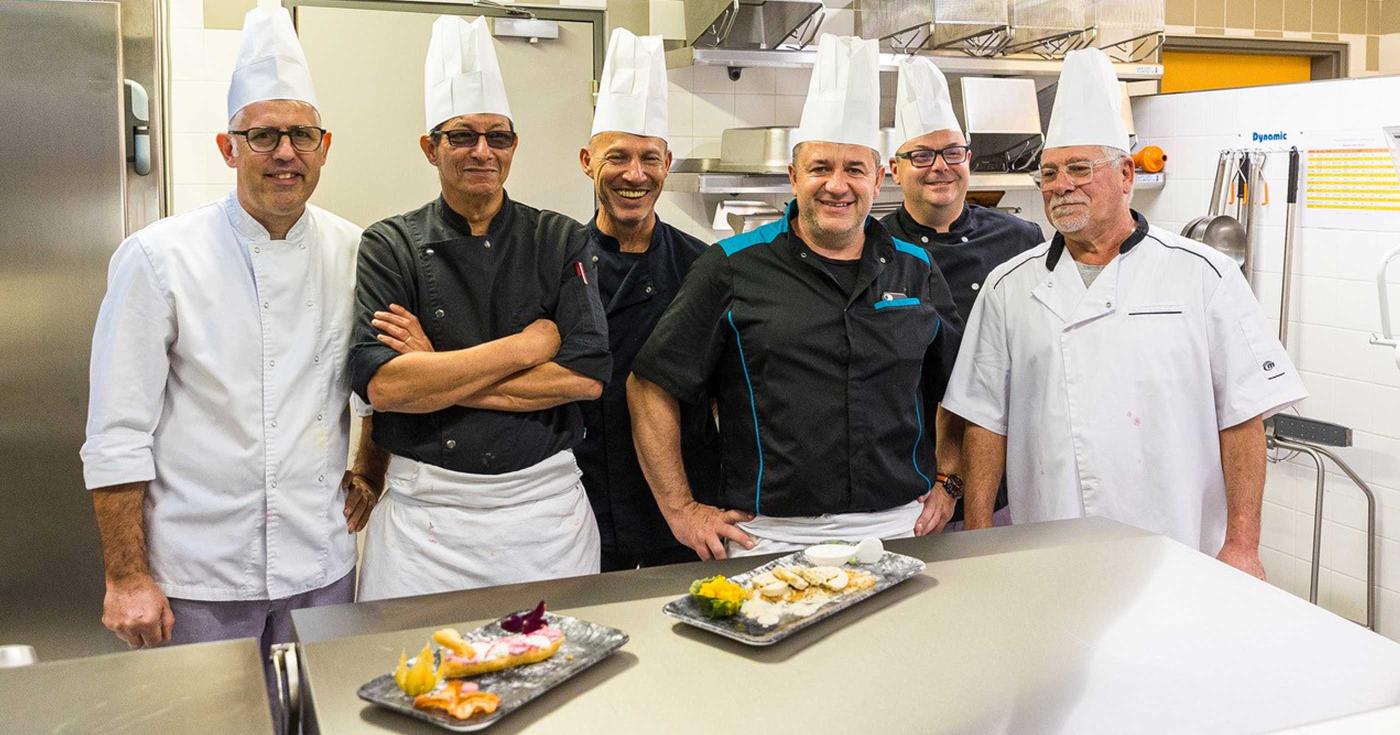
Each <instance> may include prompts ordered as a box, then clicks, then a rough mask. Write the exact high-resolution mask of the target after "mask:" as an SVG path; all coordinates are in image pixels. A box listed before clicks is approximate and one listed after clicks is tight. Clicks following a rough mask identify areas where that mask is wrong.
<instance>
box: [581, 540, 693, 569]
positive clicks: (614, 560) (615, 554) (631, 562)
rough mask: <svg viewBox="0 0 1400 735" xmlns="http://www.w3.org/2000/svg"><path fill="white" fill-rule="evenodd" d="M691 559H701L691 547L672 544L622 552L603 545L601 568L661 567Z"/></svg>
mask: <svg viewBox="0 0 1400 735" xmlns="http://www.w3.org/2000/svg"><path fill="white" fill-rule="evenodd" d="M690 561H700V557H699V556H698V555H697V554H696V553H695V552H694V551H693V550H691V549H690V548H689V547H685V546H672V547H669V548H665V549H658V550H652V551H644V552H622V551H619V550H617V549H609V548H607V547H606V546H605V547H603V554H602V564H601V565H600V567H601V570H602V571H604V572H620V571H622V570H624V569H638V568H640V567H659V566H664V565H666V564H684V563H686V562H690Z"/></svg>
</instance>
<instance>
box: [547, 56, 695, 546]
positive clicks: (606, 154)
mask: <svg viewBox="0 0 1400 735" xmlns="http://www.w3.org/2000/svg"><path fill="white" fill-rule="evenodd" d="M664 54H665V51H664V49H663V48H662V44H661V37H660V36H646V37H642V38H638V37H637V36H635V35H633V34H632V33H631V32H629V31H627V30H626V29H623V28H617V29H614V30H613V32H612V38H611V40H610V41H609V43H608V54H607V59H606V61H605V62H604V64H603V79H602V83H601V84H600V85H599V93H598V106H597V109H596V110H595V112H594V115H593V132H592V136H591V137H590V139H589V141H588V145H587V146H586V147H584V148H583V149H582V150H580V151H579V163H580V164H581V165H582V166H583V172H584V173H585V174H586V175H588V177H589V178H590V179H592V180H593V188H594V191H595V194H596V198H597V204H598V211H597V214H595V215H594V217H593V219H592V220H591V221H590V222H589V224H588V231H589V234H590V235H591V236H592V239H593V243H594V246H595V251H594V254H593V256H592V257H593V260H594V261H595V262H596V263H597V268H598V291H599V294H600V296H601V297H602V301H603V305H604V307H605V308H606V310H607V316H608V349H609V350H610V351H611V352H612V360H613V363H612V380H611V382H609V383H608V387H607V388H605V389H604V390H603V397H602V398H600V399H598V400H596V401H591V402H588V403H584V404H582V406H583V417H584V427H585V428H586V429H587V431H586V432H585V434H584V438H583V440H582V441H581V442H579V445H578V447H577V449H576V450H575V452H576V453H577V455H578V463H579V467H581V468H582V469H583V484H584V487H585V488H586V489H587V490H588V497H589V500H590V501H592V503H593V513H594V515H595V516H596V517H597V519H598V530H599V532H600V534H601V536H602V549H603V555H602V571H605V572H608V571H614V570H618V569H633V568H636V567H639V566H654V565H657V564H667V563H674V562H682V561H696V560H698V558H699V557H697V556H696V554H695V552H694V551H692V550H691V549H690V548H689V547H687V546H685V545H683V544H681V543H680V542H678V541H676V538H675V537H674V536H672V535H671V532H670V530H669V528H668V527H667V525H666V521H665V520H664V519H663V517H662V515H661V511H660V510H658V509H657V507H656V499H655V498H654V497H653V496H652V494H651V488H649V487H648V486H647V483H646V478H644V477H643V476H642V470H641V467H640V466H639V465H638V464H637V453H636V449H635V448H634V447H633V444H632V426H631V417H630V416H629V415H628V412H627V392H626V380H627V374H628V373H629V372H631V371H632V361H633V360H634V359H635V358H636V356H637V352H638V351H639V350H641V348H642V345H643V344H644V343H645V342H646V340H647V337H649V336H650V335H651V332H652V329H653V328H655V327H656V322H657V320H658V319H660V318H661V313H662V312H663V311H665V310H666V307H667V306H668V305H670V303H671V301H672V299H674V298H675V297H676V291H677V290H678V289H679V288H680V285H681V280H682V279H683V278H684V277H685V274H686V271H688V270H690V265H691V263H693V262H695V259H696V258H698V257H699V256H700V254H701V253H702V252H704V251H705V243H703V242H701V241H700V240H697V239H695V238H693V237H691V236H689V235H686V234H685V233H683V232H681V231H680V230H677V229H676V228H674V227H672V226H670V225H668V224H666V223H664V222H662V221H661V220H660V218H659V217H657V215H656V200H657V198H658V197H660V196H661V189H662V187H663V185H664V184H665V183H666V173H667V172H668V171H669V170H670V167H671V151H670V148H669V146H668V144H667V140H668V138H669V134H668V131H667V119H666V86H667V85H666V58H665V55H664ZM680 421H681V456H682V458H683V460H684V464H685V468H686V476H687V477H688V478H689V479H690V483H691V486H692V487H693V488H695V492H696V494H697V495H698V496H699V497H701V498H705V499H707V502H715V493H716V492H717V491H718V489H719V431H718V429H717V428H716V426H715V422H714V418H713V415H712V413H711V411H710V401H709V400H708V399H702V400H700V401H698V402H695V403H684V404H681V405H680Z"/></svg>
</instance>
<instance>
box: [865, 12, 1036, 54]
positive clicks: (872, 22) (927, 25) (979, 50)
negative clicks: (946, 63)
mask: <svg viewBox="0 0 1400 735" xmlns="http://www.w3.org/2000/svg"><path fill="white" fill-rule="evenodd" d="M856 16H857V22H858V23H859V24H860V25H859V28H858V31H859V33H858V35H860V36H862V37H864V38H878V39H881V40H885V41H887V42H888V43H889V45H890V46H891V47H893V48H894V49H896V50H899V51H904V52H907V53H913V52H914V51H916V50H918V49H921V48H927V49H941V48H958V49H961V50H962V51H964V52H965V53H968V54H972V55H976V56H988V55H991V54H996V53H1000V52H1001V50H1002V49H1004V48H1005V46H1006V43H1007V42H1008V41H1009V40H1010V38H1011V32H1010V22H1011V16H1010V14H1009V4H1008V3H1007V2H1006V0H912V1H911V0H862V2H861V6H860V12H859V13H857V14H856Z"/></svg>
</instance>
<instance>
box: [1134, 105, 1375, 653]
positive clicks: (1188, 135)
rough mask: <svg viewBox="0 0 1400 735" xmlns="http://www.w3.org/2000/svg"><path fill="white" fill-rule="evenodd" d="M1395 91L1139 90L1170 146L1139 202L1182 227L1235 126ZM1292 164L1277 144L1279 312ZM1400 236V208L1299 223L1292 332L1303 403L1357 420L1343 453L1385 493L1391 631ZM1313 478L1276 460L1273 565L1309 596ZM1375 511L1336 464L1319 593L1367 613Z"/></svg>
mask: <svg viewBox="0 0 1400 735" xmlns="http://www.w3.org/2000/svg"><path fill="white" fill-rule="evenodd" d="M1396 99H1400V78H1397V77H1379V78H1373V79H1357V80H1346V81H1341V82H1329V83H1322V84H1313V85H1308V86H1305V87H1300V86H1297V85H1293V86H1286V87H1257V88H1252V89H1245V90H1232V91H1222V92H1201V93H1193V94H1177V95H1165V96H1160V97H1148V98H1141V99H1138V100H1136V102H1135V104H1134V116H1135V119H1136V122H1137V126H1138V130H1139V134H1140V136H1141V139H1142V142H1143V143H1145V144H1146V143H1150V144H1156V145H1160V146H1162V147H1163V148H1164V149H1166V150H1167V152H1168V154H1169V156H1170V157H1171V158H1170V162H1169V164H1168V169H1167V171H1168V180H1167V185H1166V186H1165V188H1163V189H1162V190H1161V191H1158V192H1143V193H1140V194H1139V196H1138V197H1136V200H1135V204H1136V206H1137V207H1138V208H1139V209H1140V210H1141V211H1143V212H1144V213H1145V214H1146V215H1147V217H1148V218H1149V219H1150V220H1152V221H1153V222H1155V223H1157V224H1159V225H1162V226H1163V227H1165V228H1167V229H1169V230H1173V231H1179V230H1180V229H1181V227H1182V226H1183V225H1184V224H1185V223H1186V222H1187V221H1189V220H1190V219H1192V218H1194V217H1196V216H1198V215H1200V214H1204V210H1205V208H1206V203H1207V200H1208V199H1209V197H1210V188H1211V181H1210V180H1211V178H1212V177H1213V176H1214V173H1215V161H1216V155H1217V153H1218V151H1219V149H1220V148H1222V147H1226V146H1234V145H1238V142H1237V141H1236V138H1235V135H1236V134H1237V133H1240V132H1247V131H1250V130H1302V131H1304V132H1305V133H1306V132H1307V131H1317V130H1354V129H1367V130H1373V129H1376V128H1379V127H1380V126H1381V125H1383V124H1394V123H1395V120H1396V117H1395V109H1396V108H1395V106H1394V100H1396ZM1287 169H1288V166H1287V158H1286V156H1285V155H1284V154H1282V153H1275V154H1273V156H1272V157H1271V158H1270V160H1269V164H1268V170H1267V178H1268V180H1269V184H1270V188H1271V190H1272V203H1271V204H1270V205H1269V206H1268V207H1267V208H1266V210H1265V213H1264V216H1263V229H1262V231H1261V233H1260V237H1259V241H1258V243H1257V253H1258V255H1257V260H1256V269H1255V273H1254V280H1253V283H1254V288H1255V292H1256V294H1257V295H1258V296H1259V299H1260V301H1261V302H1262V303H1263V305H1264V308H1265V311H1266V313H1268V314H1272V315H1274V316H1275V323H1276V318H1277V314H1278V305H1279V290H1280V288H1281V279H1282V275H1281V274H1282V249H1283V235H1284V229H1283V224H1284V214H1285V213H1284V204H1283V200H1284V197H1283V192H1284V191H1285V186H1286V179H1287ZM1303 221H1304V222H1306V221H1307V220H1306V219H1305V220H1303ZM1396 245H1400V217H1389V218H1387V219H1376V220H1373V221H1372V223H1371V224H1370V225H1369V226H1368V227H1367V228H1366V229H1356V230H1338V229H1323V228H1320V227H1308V226H1305V227H1302V228H1300V229H1299V230H1298V232H1297V239H1296V241H1295V251H1294V252H1295V255H1294V267H1293V275H1294V279H1293V289H1292V291H1293V293H1292V301H1291V306H1290V319H1289V321H1290V328H1289V329H1290V333H1289V344H1288V349H1289V353H1290V354H1291V355H1292V357H1293V359H1294V361H1295V362H1296V363H1297V366H1298V368H1299V370H1300V371H1301V372H1302V374H1303V376H1304V380H1305V382H1306V383H1307V387H1308V390H1309V391H1310V393H1311V397H1310V398H1309V399H1308V400H1306V401H1304V402H1303V403H1302V404H1300V406H1299V410H1300V412H1301V413H1302V414H1303V415H1306V416H1309V417H1312V418H1317V419H1322V420H1326V421H1333V422H1336V423H1340V424H1343V425H1345V426H1349V427H1351V428H1352V429H1353V430H1354V431H1355V446H1353V447H1351V448H1347V449H1340V450H1338V453H1339V454H1340V456H1341V457H1342V458H1343V459H1344V460H1346V461H1347V462H1348V463H1350V464H1351V466H1352V467H1353V468H1354V469H1355V470H1356V471H1357V472H1358V473H1359V474H1360V475H1361V476H1362V478H1363V479H1365V480H1366V481H1367V482H1368V483H1370V484H1371V487H1372V489H1373V490H1374V491H1375V492H1376V494H1377V496H1378V499H1379V501H1380V508H1379V511H1378V518H1379V529H1380V535H1381V537H1382V538H1381V540H1380V541H1379V542H1378V546H1377V550H1378V553H1379V562H1378V563H1379V570H1378V572H1379V574H1378V576H1379V580H1380V586H1381V590H1380V592H1379V599H1378V607H1379V618H1380V620H1379V630H1380V632H1382V633H1384V634H1386V635H1388V636H1390V637H1392V638H1400V369H1397V366H1396V364H1395V357H1394V353H1393V352H1392V351H1391V350H1387V349H1383V348H1380V347H1374V346H1371V345H1370V344H1368V343H1367V340H1368V338H1369V337H1370V333H1371V331H1373V330H1376V329H1378V328H1379V326H1378V325H1379V307H1378V298H1377V293H1376V287H1375V280H1374V278H1375V271H1376V266H1377V264H1378V262H1379V260H1380V257H1381V255H1382V254H1383V253H1384V252H1386V251H1387V250H1389V249H1390V248H1393V247H1395V246H1396ZM1391 284H1392V285H1391V287H1390V288H1391V291H1390V293H1391V296H1390V298H1391V300H1392V303H1400V272H1397V271H1395V270H1394V269H1392V275H1391ZM1332 469H1333V470H1334V471H1335V469H1336V468H1335V467H1333V468H1332ZM1314 481H1315V473H1314V472H1313V471H1312V469H1311V463H1310V462H1308V461H1307V460H1305V459H1304V458H1301V457H1300V458H1295V459H1294V460H1293V461H1289V462H1285V463H1283V464H1275V465H1270V467H1269V476H1268V484H1267V490H1266V493H1265V504H1264V516H1263V522H1264V528H1263V546H1264V549H1263V551H1262V554H1261V555H1262V557H1263V562H1264V566H1265V569H1266V570H1267V571H1268V575H1269V579H1270V581H1271V582H1273V583H1274V584H1276V585H1278V586H1279V587H1282V588H1283V589H1286V590H1288V591H1290V592H1293V593H1295V594H1298V595H1300V596H1306V595H1307V591H1308V581H1309V580H1308V576H1309V570H1308V564H1309V560H1310V559H1311V554H1312V548H1311V546H1312V522H1313V501H1314V496H1315V493H1314V486H1313V483H1314ZM1365 510H1366V507H1365V503H1364V500H1363V496H1362V495H1361V493H1360V491H1359V490H1357V489H1356V488H1355V487H1354V486H1352V485H1351V484H1350V483H1349V482H1348V480H1347V479H1346V478H1345V477H1343V476H1341V475H1339V474H1329V476H1328V480H1327V497H1326V506H1325V510H1324V513H1323V519H1324V524H1323V529H1324V530H1323V547H1322V559H1323V574H1322V578H1321V584H1320V595H1319V597H1320V602H1321V603H1322V604H1323V605H1324V606H1325V607H1327V608H1329V609H1331V610H1333V611H1334V612H1337V613H1339V614H1342V615H1345V616H1348V617H1351V618H1353V619H1356V620H1360V619H1361V618H1362V616H1363V614H1364V611H1365V585H1364V583H1363V581H1362V580H1363V579H1364V577H1365V573H1366V546H1365V534H1364V532H1363V531H1364V529H1365V520H1366V515H1365Z"/></svg>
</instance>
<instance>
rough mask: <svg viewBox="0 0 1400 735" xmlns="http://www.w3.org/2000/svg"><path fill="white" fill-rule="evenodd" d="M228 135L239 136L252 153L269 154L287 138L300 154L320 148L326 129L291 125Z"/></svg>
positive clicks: (253, 129)
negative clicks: (284, 137) (246, 143)
mask: <svg viewBox="0 0 1400 735" xmlns="http://www.w3.org/2000/svg"><path fill="white" fill-rule="evenodd" d="M228 133H229V135H241V136H243V138H244V139H245V140H247V141H248V147H249V148H252V149H253V152H254V153H271V152H272V151H275V150H277V146H279V145H282V136H284V135H285V136H287V138H288V139H289V140H291V141H292V147H293V148H295V149H297V150H299V151H301V152H302V153H310V152H312V151H314V150H317V149H319V148H320V147H321V140H322V139H323V138H325V137H326V129H325V128H318V127H316V126H314V125H293V126H292V127H290V128H248V129H247V130H230V131H228Z"/></svg>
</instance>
